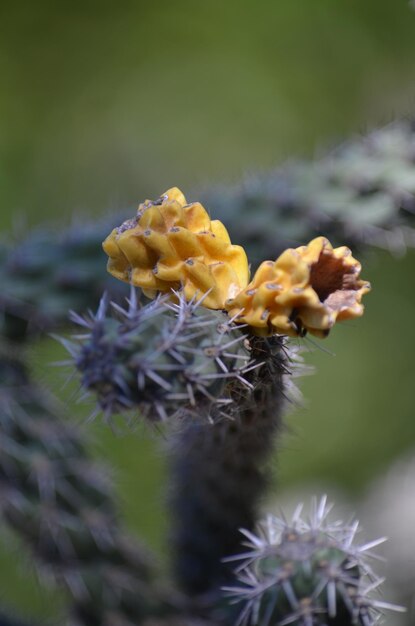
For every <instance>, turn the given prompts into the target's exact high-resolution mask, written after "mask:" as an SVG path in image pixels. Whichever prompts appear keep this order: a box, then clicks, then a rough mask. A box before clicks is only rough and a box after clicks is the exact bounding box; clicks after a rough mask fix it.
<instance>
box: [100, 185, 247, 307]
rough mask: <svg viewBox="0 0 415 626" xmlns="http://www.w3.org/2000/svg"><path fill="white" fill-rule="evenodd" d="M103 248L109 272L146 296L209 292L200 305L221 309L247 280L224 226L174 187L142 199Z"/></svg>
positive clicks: (244, 265)
mask: <svg viewBox="0 0 415 626" xmlns="http://www.w3.org/2000/svg"><path fill="white" fill-rule="evenodd" d="M103 248H104V250H105V252H106V253H107V254H108V256H109V260H108V271H109V272H110V273H111V274H112V275H113V276H115V277H116V278H119V279H120V280H123V281H125V282H128V283H132V284H133V285H136V286H138V287H141V288H142V289H143V291H144V293H145V294H146V295H147V296H148V297H150V298H152V297H154V296H155V295H156V294H157V293H158V292H167V293H168V292H170V291H171V290H172V289H181V288H182V289H183V291H184V294H185V296H186V298H187V299H189V300H190V299H191V298H193V297H194V296H195V295H196V296H197V295H198V296H200V297H201V296H203V295H204V294H207V295H206V297H205V299H204V300H203V305H204V306H206V307H207V308H210V309H222V308H224V304H225V301H226V300H227V299H229V298H232V297H234V296H235V295H236V294H237V293H238V292H239V291H240V290H241V289H244V287H246V285H247V283H248V280H249V270H248V260H247V258H246V254H245V251H244V249H243V248H242V247H241V246H234V245H232V244H231V241H230V238H229V235H228V232H227V230H226V228H225V226H224V225H223V224H222V223H221V222H219V221H218V220H214V221H211V220H210V218H209V215H208V213H207V211H206V210H205V209H204V207H203V206H202V205H201V204H200V203H199V202H192V203H190V204H187V202H186V198H185V197H184V195H183V194H182V192H181V191H180V190H179V189H177V188H176V187H174V188H173V189H169V190H168V191H166V193H165V194H163V195H162V196H161V197H160V198H159V200H156V201H155V202H152V201H151V200H146V201H145V202H144V203H143V204H140V206H139V207H138V211H137V216H136V217H135V218H133V219H131V220H127V221H126V222H124V223H123V224H121V226H119V227H118V228H115V229H114V230H113V231H112V233H110V235H109V236H108V237H107V239H106V240H105V241H104V243H103Z"/></svg>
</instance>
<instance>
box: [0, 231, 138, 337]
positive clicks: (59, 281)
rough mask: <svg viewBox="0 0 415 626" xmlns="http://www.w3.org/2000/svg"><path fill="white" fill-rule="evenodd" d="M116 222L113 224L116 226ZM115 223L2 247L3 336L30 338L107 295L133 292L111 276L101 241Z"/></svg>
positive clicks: (0, 298)
mask: <svg viewBox="0 0 415 626" xmlns="http://www.w3.org/2000/svg"><path fill="white" fill-rule="evenodd" d="M112 223H113V222H111V225H112ZM109 227H110V226H109V220H108V219H106V220H102V221H101V222H99V223H89V224H88V223H87V224H85V223H83V224H82V227H80V225H79V224H75V225H74V226H72V227H71V228H69V229H67V230H64V231H63V233H62V232H54V231H53V229H51V228H42V229H39V230H36V231H34V232H32V233H29V234H28V235H27V236H26V237H25V238H24V239H22V240H21V241H19V242H18V243H17V244H15V245H14V246H13V247H12V246H10V243H7V244H6V242H2V243H1V244H0V284H1V291H0V332H1V334H2V336H3V337H9V338H10V339H13V340H19V339H20V340H22V339H23V340H24V339H25V337H26V336H27V335H30V334H32V333H33V332H39V331H49V330H51V329H52V328H56V327H59V326H62V325H66V324H67V323H68V311H69V310H70V309H74V310H84V309H86V308H88V307H95V306H96V305H97V303H98V302H99V300H100V297H101V295H102V292H103V291H104V290H107V291H108V292H109V293H111V297H112V298H113V299H116V298H117V297H118V296H119V295H121V294H125V293H128V290H126V289H125V288H124V286H123V285H121V284H120V283H119V282H117V281H114V280H112V278H111V277H110V276H108V274H107V273H106V272H105V269H104V261H105V255H104V254H103V252H102V250H101V241H102V239H103V237H104V236H105V234H106V233H107V232H108V228H109Z"/></svg>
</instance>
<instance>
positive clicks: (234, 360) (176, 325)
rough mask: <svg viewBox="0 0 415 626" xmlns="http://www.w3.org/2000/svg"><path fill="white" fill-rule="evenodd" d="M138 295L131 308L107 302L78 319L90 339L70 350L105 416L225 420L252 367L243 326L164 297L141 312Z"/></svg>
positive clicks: (84, 338)
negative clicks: (134, 413)
mask: <svg viewBox="0 0 415 626" xmlns="http://www.w3.org/2000/svg"><path fill="white" fill-rule="evenodd" d="M135 293H136V292H135V291H134V290H132V291H131V297H130V299H129V301H128V302H129V303H128V306H127V307H126V308H122V307H120V306H118V305H114V304H112V305H108V301H107V299H106V298H104V299H103V300H102V301H101V305H100V307H99V309H98V312H97V314H96V315H93V316H89V317H87V318H81V317H79V316H78V315H72V319H73V321H74V322H76V323H78V324H79V325H81V326H82V327H83V330H84V331H85V334H83V335H82V336H81V337H80V338H78V339H77V340H76V339H75V340H74V341H73V342H66V341H65V340H64V343H65V345H66V346H67V348H68V350H69V351H70V352H71V354H72V356H73V358H74V360H75V364H76V367H77V369H78V370H79V372H80V373H81V376H82V385H83V387H84V388H85V389H86V390H89V391H90V392H92V393H93V394H95V395H96V397H97V401H98V404H99V407H100V408H101V409H102V410H103V411H104V414H105V415H106V416H108V417H109V416H111V415H112V414H114V413H122V412H125V411H127V412H128V411H129V410H131V409H137V408H138V409H139V411H140V414H141V415H142V416H144V417H145V418H148V419H149V420H165V419H168V418H169V417H172V416H174V415H182V416H184V415H185V414H186V413H188V412H191V413H192V414H193V415H194V417H195V418H196V417H199V418H207V419H210V420H212V419H220V418H221V417H223V416H224V415H226V414H227V411H228V409H229V406H230V405H231V404H232V395H231V390H232V388H233V386H234V385H235V384H236V383H238V384H242V385H245V386H246V387H247V388H249V387H250V384H249V382H248V381H247V380H246V379H245V378H244V376H245V374H246V373H247V372H249V371H250V368H251V367H252V363H251V358H250V353H249V349H248V348H247V347H246V345H245V335H244V334H243V332H242V331H241V326H238V327H234V326H233V325H232V324H230V323H229V318H228V317H227V315H226V314H225V313H222V312H221V311H210V310H207V309H204V308H203V307H202V306H200V304H201V300H199V301H195V300H193V301H191V302H186V301H185V300H184V299H183V298H182V297H181V295H180V294H177V299H178V301H177V304H173V303H172V302H170V301H168V300H166V299H165V298H159V299H157V300H155V301H152V302H150V303H149V304H147V305H145V306H142V307H140V306H139V304H138V303H137V300H136V295H135Z"/></svg>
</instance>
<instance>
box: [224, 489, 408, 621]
mask: <svg viewBox="0 0 415 626" xmlns="http://www.w3.org/2000/svg"><path fill="white" fill-rule="evenodd" d="M330 510H331V507H329V506H327V504H326V498H325V497H323V498H322V499H321V501H320V502H319V503H317V502H316V501H315V502H314V506H313V510H312V513H311V516H310V518H309V519H308V520H305V519H303V518H302V517H301V511H302V505H299V506H298V507H297V509H296V510H295V512H294V514H293V517H292V521H291V522H290V523H288V522H287V521H286V520H285V519H281V518H277V517H274V516H269V517H268V518H267V520H266V521H264V522H262V523H261V524H259V528H258V532H257V534H253V533H251V532H250V531H247V530H246V529H245V530H242V534H243V535H244V536H245V539H246V540H247V541H246V542H245V544H244V545H245V546H246V547H247V550H246V551H245V552H243V553H242V554H239V555H236V556H235V557H233V558H232V561H241V564H240V565H239V566H238V567H237V569H236V571H235V574H236V577H237V580H238V583H239V584H238V586H233V587H227V588H225V589H224V591H225V592H227V594H228V595H229V596H230V597H231V598H233V601H234V602H237V603H239V602H241V603H243V608H242V611H241V612H240V615H239V618H238V620H237V622H236V624H237V626H248V625H250V626H274V625H276V624H278V625H279V626H288V625H289V624H292V625H293V626H352V625H356V626H373V625H374V624H377V623H378V621H379V619H380V617H381V615H382V612H383V610H384V609H391V610H397V611H402V610H404V609H403V608H402V607H399V606H396V605H393V604H390V603H388V602H384V601H382V600H381V599H379V598H378V597H376V596H375V595H374V594H373V593H372V592H373V591H374V590H375V589H377V588H378V587H379V585H380V584H381V583H382V582H383V581H382V579H380V578H378V577H377V576H376V575H375V574H374V572H373V570H372V567H371V565H370V559H371V558H373V557H374V556H375V555H373V553H372V549H373V548H374V547H376V546H377V545H379V544H380V543H382V542H383V541H385V539H384V538H381V539H377V540H374V541H370V542H368V543H366V544H362V545H355V544H354V543H353V541H354V538H355V535H356V532H357V530H358V523H357V522H354V523H350V524H344V523H343V522H341V521H336V522H332V521H329V520H328V518H327V517H328V514H329V512H330Z"/></svg>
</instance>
